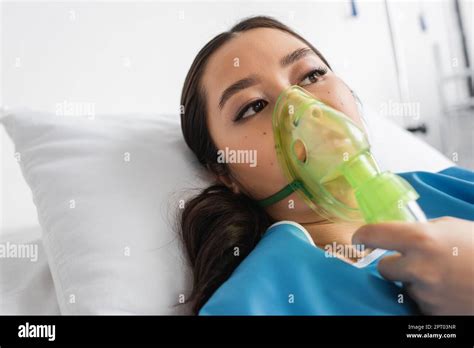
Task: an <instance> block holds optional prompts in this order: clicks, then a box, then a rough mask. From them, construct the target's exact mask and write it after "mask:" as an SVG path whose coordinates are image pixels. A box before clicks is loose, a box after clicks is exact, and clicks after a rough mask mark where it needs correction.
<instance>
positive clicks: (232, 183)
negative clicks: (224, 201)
mask: <svg viewBox="0 0 474 348" xmlns="http://www.w3.org/2000/svg"><path fill="white" fill-rule="evenodd" d="M216 177H217V180H218V181H219V182H221V183H223V184H224V185H225V186H227V187H228V188H229V189H230V190H231V191H232V192H234V193H235V194H239V193H240V189H239V186H238V185H237V184H236V183H235V181H234V180H232V178H231V177H230V176H229V175H216Z"/></svg>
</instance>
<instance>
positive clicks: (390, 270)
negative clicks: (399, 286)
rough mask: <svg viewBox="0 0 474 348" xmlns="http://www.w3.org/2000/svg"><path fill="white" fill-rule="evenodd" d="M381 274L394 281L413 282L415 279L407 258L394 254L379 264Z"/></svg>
mask: <svg viewBox="0 0 474 348" xmlns="http://www.w3.org/2000/svg"><path fill="white" fill-rule="evenodd" d="M377 267H378V270H379V272H380V274H381V275H382V276H383V277H384V278H386V279H388V280H393V281H401V282H411V281H412V280H413V279H412V278H413V277H412V272H411V268H410V267H409V264H408V262H407V258H406V256H403V255H400V254H398V253H397V254H393V255H388V256H385V257H384V258H383V259H381V260H380V262H379V264H378V266H377Z"/></svg>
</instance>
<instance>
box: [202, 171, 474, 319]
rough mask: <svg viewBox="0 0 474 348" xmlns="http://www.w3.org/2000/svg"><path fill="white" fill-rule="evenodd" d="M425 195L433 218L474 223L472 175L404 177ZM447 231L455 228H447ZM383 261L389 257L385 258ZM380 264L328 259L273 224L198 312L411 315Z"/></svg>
mask: <svg viewBox="0 0 474 348" xmlns="http://www.w3.org/2000/svg"><path fill="white" fill-rule="evenodd" d="M400 175H401V176H402V177H404V178H405V179H406V180H407V181H409V182H410V183H411V185H412V186H413V187H414V188H415V190H416V191H417V192H418V193H419V194H420V198H419V200H418V203H419V204H420V206H421V208H422V209H423V211H424V212H425V214H426V216H427V218H428V219H432V218H436V217H440V216H454V217H458V218H462V219H467V220H474V173H472V172H470V171H467V170H464V169H461V168H459V167H451V168H448V169H446V170H443V171H441V172H439V173H428V172H409V173H402V174H400ZM447 232H449V231H447ZM381 258H383V256H382V257H381ZM381 258H379V259H378V260H376V261H374V262H372V263H371V264H370V265H368V266H367V267H364V268H356V267H354V266H352V265H350V264H348V263H346V262H344V261H342V260H339V259H337V258H328V257H326V256H325V253H324V250H321V249H318V248H316V247H315V246H314V245H313V244H312V242H311V241H310V239H309V236H308V235H307V232H305V231H304V228H303V227H302V226H300V225H298V224H296V223H292V222H280V223H277V224H274V225H272V226H271V227H270V228H269V229H268V230H267V231H266V232H265V234H264V236H263V237H262V239H261V240H260V242H259V243H258V244H257V246H256V247H255V249H254V250H252V252H251V253H250V254H249V255H248V256H247V257H246V258H245V259H244V260H243V261H242V262H241V264H240V265H239V266H238V267H237V268H236V269H235V271H234V272H233V273H232V275H231V276H230V277H229V279H228V280H227V281H225V282H224V283H223V284H222V285H221V286H220V287H219V288H218V289H217V291H216V292H215V293H214V294H213V295H212V296H211V298H210V299H209V300H208V301H207V303H206V304H205V305H204V306H203V307H202V308H201V310H200V312H199V314H200V315H410V314H417V313H419V312H418V309H417V307H416V305H415V303H414V302H413V301H412V300H411V299H410V298H409V297H408V295H407V294H406V293H405V292H404V290H403V288H402V287H401V286H400V284H398V283H394V282H391V281H387V280H385V279H383V277H382V276H381V275H380V274H379V273H378V271H377V264H378V262H379V261H380V259H381Z"/></svg>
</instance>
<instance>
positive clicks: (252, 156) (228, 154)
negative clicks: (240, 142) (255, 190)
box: [217, 146, 257, 168]
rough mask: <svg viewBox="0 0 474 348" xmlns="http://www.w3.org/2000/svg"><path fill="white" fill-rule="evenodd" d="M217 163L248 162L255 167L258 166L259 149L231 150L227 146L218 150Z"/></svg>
mask: <svg viewBox="0 0 474 348" xmlns="http://www.w3.org/2000/svg"><path fill="white" fill-rule="evenodd" d="M217 163H244V164H245V163H248V165H249V167H252V168H254V167H256V166H257V150H231V149H229V148H228V147H227V146H226V147H225V149H224V150H218V151H217Z"/></svg>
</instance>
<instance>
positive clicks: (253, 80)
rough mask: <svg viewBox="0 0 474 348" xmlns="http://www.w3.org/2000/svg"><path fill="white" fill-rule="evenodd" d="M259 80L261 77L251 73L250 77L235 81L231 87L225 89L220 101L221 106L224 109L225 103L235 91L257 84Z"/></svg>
mask: <svg viewBox="0 0 474 348" xmlns="http://www.w3.org/2000/svg"><path fill="white" fill-rule="evenodd" d="M258 82H259V79H258V78H257V77H256V76H255V75H250V76H249V77H246V78H243V79H241V80H239V81H237V82H234V83H233V84H231V85H230V86H229V87H227V88H226V89H225V91H224V92H223V93H222V96H221V99H220V101H219V108H220V109H222V108H223V107H224V104H225V102H226V101H227V100H229V98H230V97H232V96H233V95H234V94H235V93H237V92H239V91H241V90H243V89H245V88H248V87H251V86H254V85H256V84H257V83H258Z"/></svg>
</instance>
